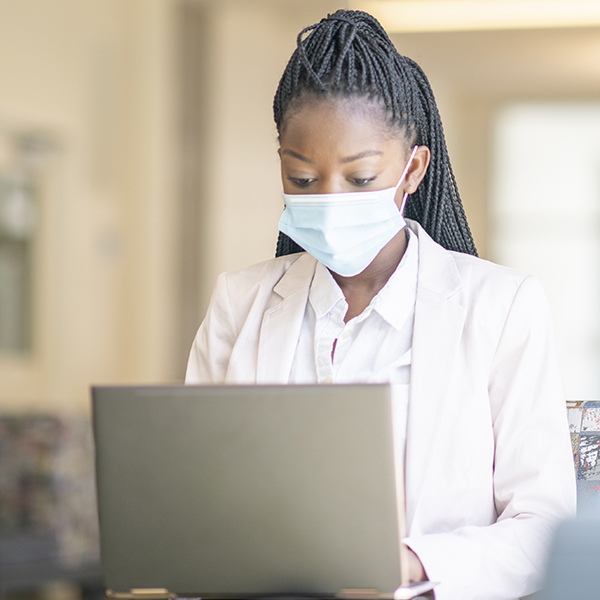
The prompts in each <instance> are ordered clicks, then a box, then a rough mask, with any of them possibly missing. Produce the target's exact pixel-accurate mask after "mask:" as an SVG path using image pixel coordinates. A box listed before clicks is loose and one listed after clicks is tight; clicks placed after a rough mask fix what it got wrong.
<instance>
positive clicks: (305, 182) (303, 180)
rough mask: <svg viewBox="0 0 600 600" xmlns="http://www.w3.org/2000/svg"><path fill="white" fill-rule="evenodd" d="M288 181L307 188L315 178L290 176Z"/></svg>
mask: <svg viewBox="0 0 600 600" xmlns="http://www.w3.org/2000/svg"><path fill="white" fill-rule="evenodd" d="M288 181H290V182H291V183H293V184H294V185H295V186H296V187H300V188H305V187H308V186H309V185H310V184H311V183H313V182H314V181H315V180H314V179H310V178H309V177H288Z"/></svg>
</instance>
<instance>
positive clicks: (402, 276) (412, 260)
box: [308, 227, 419, 330]
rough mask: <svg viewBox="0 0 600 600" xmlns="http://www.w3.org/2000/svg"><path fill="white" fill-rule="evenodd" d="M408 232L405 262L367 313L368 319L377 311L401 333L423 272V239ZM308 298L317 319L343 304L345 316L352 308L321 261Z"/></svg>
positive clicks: (413, 302) (367, 309)
mask: <svg viewBox="0 0 600 600" xmlns="http://www.w3.org/2000/svg"><path fill="white" fill-rule="evenodd" d="M405 231H406V235H407V238H408V240H407V241H408V243H407V245H406V251H405V252H404V256H403V257H402V260H401V261H400V263H399V264H398V266H397V267H396V270H395V271H394V272H393V273H392V275H391V277H390V278H389V279H388V281H387V283H386V284H385V285H384V286H383V288H382V289H381V290H380V291H379V293H378V294H377V295H376V296H375V297H374V298H373V300H371V303H370V304H369V306H368V307H367V308H365V311H364V312H363V314H364V315H365V316H368V314H369V313H370V312H371V311H372V310H376V311H377V313H378V314H379V315H380V316H381V317H382V318H383V319H385V320H386V321H387V322H388V323H389V324H390V325H391V326H392V327H395V328H396V329H398V330H401V329H402V327H403V326H404V324H405V323H406V319H407V317H408V316H409V315H410V314H411V311H412V309H413V307H414V304H415V301H416V297H417V273H418V269H419V238H418V237H417V236H416V235H415V234H414V233H413V232H412V231H410V230H409V229H408V227H407V228H405ZM308 297H309V301H310V303H311V305H312V307H313V310H314V311H315V315H316V317H317V319H320V318H321V317H323V316H325V315H326V314H327V313H329V312H331V311H332V310H333V308H334V307H335V306H336V305H337V304H338V303H340V302H341V303H343V304H342V305H341V307H342V308H343V309H344V314H345V312H346V310H347V308H348V304H347V302H346V298H345V297H344V293H343V292H342V290H341V288H340V286H339V285H338V284H337V283H336V281H335V279H334V278H333V276H332V275H331V273H330V272H329V270H328V269H327V267H325V265H323V264H322V263H320V262H317V266H316V269H315V276H314V279H313V282H312V285H311V287H310V292H309V296H308Z"/></svg>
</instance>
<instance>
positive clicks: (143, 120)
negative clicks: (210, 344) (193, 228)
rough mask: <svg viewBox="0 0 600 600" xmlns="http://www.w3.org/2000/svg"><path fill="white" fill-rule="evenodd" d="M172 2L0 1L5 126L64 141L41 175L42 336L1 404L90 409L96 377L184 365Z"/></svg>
mask: <svg viewBox="0 0 600 600" xmlns="http://www.w3.org/2000/svg"><path fill="white" fill-rule="evenodd" d="M170 13H171V11H170V3H169V2H168V1H166V0H125V1H122V0H86V2H79V1H78V0H53V2H46V1H44V0H3V1H2V2H0V127H2V128H3V129H5V130H9V131H14V132H26V131H43V132H45V134H46V135H48V136H50V137H51V138H52V140H53V141H54V142H55V144H56V147H57V150H56V151H55V152H54V153H52V154H51V155H50V156H49V157H48V159H47V161H46V162H45V164H44V165H43V168H42V172H41V173H40V175H39V177H40V179H39V182H40V187H39V189H40V198H39V200H40V218H39V229H38V232H37V241H36V248H35V261H34V339H33V351H32V353H31V355H28V356H6V355H2V356H0V405H1V406H2V408H3V409H10V410H28V409H35V410H62V409H65V410H69V409H74V410H85V409H86V408H87V406H88V402H89V399H88V395H89V394H88V386H89V385H90V383H91V382H98V381H102V382H105V381H131V380H160V379H164V378H166V377H168V376H169V375H170V374H171V373H172V371H173V366H172V358H171V355H170V353H169V348H170V347H171V346H172V340H171V337H172V334H171V330H172V326H171V323H170V321H171V318H172V310H171V304H172V298H171V295H172V294H171V290H172V289H173V286H172V284H170V282H169V278H170V272H171V267H172V262H173V259H172V250H171V247H172V243H171V238H172V237H173V227H172V226H171V222H172V220H173V215H172V211H171V210H170V206H169V202H170V200H171V199H172V189H171V188H172V184H173V181H172V177H171V172H172V169H170V168H168V165H169V163H170V161H171V160H172V156H173V153H172V150H171V148H170V146H172V136H173V134H174V132H173V127H172V124H171V122H170V119H171V114H172V111H171V110H170V109H169V104H170V103H171V102H172V99H171V92H172V90H173V85H172V83H171V74H172V72H173V66H172V64H170V63H171V62H172V56H171V53H170V46H171V43H170V38H171V36H172V35H173V31H172V28H171V24H172V18H171V14H170Z"/></svg>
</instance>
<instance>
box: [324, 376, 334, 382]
mask: <svg viewBox="0 0 600 600" xmlns="http://www.w3.org/2000/svg"><path fill="white" fill-rule="evenodd" d="M323 381H324V382H325V383H333V379H332V378H331V377H329V376H327V377H325V379H324V380H323Z"/></svg>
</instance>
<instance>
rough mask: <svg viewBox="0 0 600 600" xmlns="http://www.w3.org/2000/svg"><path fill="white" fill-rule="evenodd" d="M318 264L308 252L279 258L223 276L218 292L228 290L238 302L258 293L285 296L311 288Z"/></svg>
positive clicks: (218, 285)
mask: <svg viewBox="0 0 600 600" xmlns="http://www.w3.org/2000/svg"><path fill="white" fill-rule="evenodd" d="M315 265H316V260H315V259H314V258H313V257H312V256H310V255H309V254H307V253H306V252H300V253H297V254H289V255H287V256H280V257H278V258H272V259H270V260H266V261H264V262H261V263H257V264H255V265H251V266H249V267H245V268H243V269H240V270H239V271H233V272H229V273H223V274H221V275H220V276H219V279H218V281H217V286H216V289H219V288H221V289H223V288H226V289H227V291H228V293H229V295H230V298H231V299H232V300H233V299H235V300H238V301H239V300H241V299H242V298H244V297H246V296H248V295H251V296H253V297H254V296H256V294H257V293H262V294H269V293H271V292H273V291H276V292H279V291H282V292H283V293H282V294H281V295H285V294H286V293H287V292H289V291H293V290H295V289H296V288H298V287H304V286H307V285H310V282H311V281H312V277H313V275H314V270H315ZM276 288H277V289H276Z"/></svg>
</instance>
